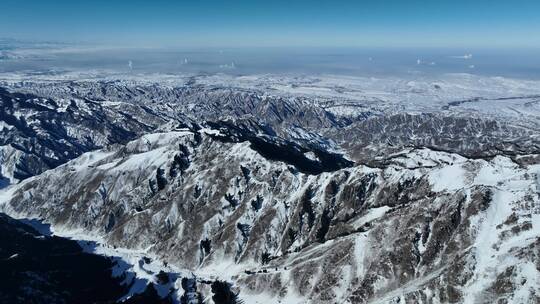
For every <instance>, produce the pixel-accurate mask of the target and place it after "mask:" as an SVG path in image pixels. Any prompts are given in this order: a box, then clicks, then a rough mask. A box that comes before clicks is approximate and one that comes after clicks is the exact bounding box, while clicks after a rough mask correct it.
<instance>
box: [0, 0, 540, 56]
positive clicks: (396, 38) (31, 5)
mask: <svg viewBox="0 0 540 304" xmlns="http://www.w3.org/2000/svg"><path fill="white" fill-rule="evenodd" d="M0 11H2V16H1V17H0V37H10V38H18V39H39V40H57V41H85V42H99V43H104V44H110V45H129V46H149V47H151V46H184V47H230V46H294V47H302V46H322V47H325V46H332V47H335V46H338V47H346V46H361V47H365V46H372V47H540V17H538V16H539V14H540V1H539V0H514V1H510V0H506V1H502V0H491V1H488V0H477V1H472V0H471V1H463V0H454V1H441V0H431V1H416V0H410V1H405V0H402V1H392V0H379V1H362V0H357V1H322V0H321V1H317V0H313V1H295V0H288V1H282V0H274V1H213V0H206V1H204V0H200V1H199V0H192V1H181V0H177V1H172V0H171V1H165V0H154V1H139V0H130V1H121V0H109V1H104V0H94V1H88V0H87V1H82V0H79V1H75V0H69V1H67V0H30V1H28V0H26V1H25V0H1V1H0Z"/></svg>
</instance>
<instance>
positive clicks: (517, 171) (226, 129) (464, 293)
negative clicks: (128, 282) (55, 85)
mask: <svg viewBox="0 0 540 304" xmlns="http://www.w3.org/2000/svg"><path fill="white" fill-rule="evenodd" d="M235 132H237V130H236V129H234V128H232V127H230V126H227V125H221V126H219V128H218V126H215V125H214V126H213V128H210V129H209V128H203V129H198V128H189V129H179V130H176V131H172V132H166V133H155V134H148V135H144V136H143V137H141V138H140V139H137V140H135V141H132V142H129V143H128V144H126V145H124V146H115V147H109V148H106V149H103V150H99V151H95V152H89V153H85V154H83V155H82V156H80V157H79V158H77V159H75V160H73V161H70V162H68V163H66V164H65V165H61V166H59V167H57V168H56V169H54V170H49V171H46V172H44V173H42V174H41V175H39V176H36V177H32V178H29V179H27V180H25V181H23V182H22V183H20V184H18V185H15V186H12V187H10V188H8V189H6V190H4V192H3V195H2V196H1V197H2V198H3V199H2V202H1V209H2V210H4V211H5V212H8V213H9V214H14V215H19V216H25V217H38V218H43V219H46V220H47V221H50V222H51V223H52V224H53V225H54V226H55V227H58V229H61V230H66V231H69V230H73V229H83V230H84V231H86V232H87V233H88V234H89V235H96V236H99V237H103V238H104V240H105V241H106V242H107V243H108V244H111V245H115V246H119V247H127V248H133V249H136V248H141V249H144V248H146V249H149V250H150V252H152V253H153V254H154V255H155V256H156V257H159V258H160V259H163V260H166V261H168V262H169V263H172V264H174V265H176V266H178V267H180V268H182V269H187V270H190V271H193V273H194V274H195V275H197V276H199V277H202V278H206V277H213V278H220V279H223V280H227V281H229V282H232V283H234V284H235V286H236V288H238V289H239V290H240V297H241V298H242V299H244V300H245V301H246V303H267V302H268V301H270V302H277V301H279V300H281V301H289V302H290V303H334V302H338V303H388V302H399V301H401V302H403V301H405V302H422V303H428V302H433V301H434V302H443V303H459V302H464V303H493V302H497V301H508V302H518V303H529V302H530V303H534V302H535V301H538V300H539V299H540V289H539V287H538V286H540V284H539V283H540V282H538V278H539V277H540V276H539V274H540V260H539V256H538V252H539V249H540V226H539V223H540V218H539V217H540V210H539V208H538V206H540V202H539V199H540V198H539V191H540V183H539V177H538V176H539V171H540V166H539V165H536V164H538V159H539V158H538V155H529V156H521V157H518V158H519V163H520V164H517V163H516V162H514V161H513V160H512V159H510V158H508V157H503V156H496V157H493V158H489V159H468V158H465V157H463V156H460V155H457V154H452V153H447V152H437V151H433V150H430V149H413V148H410V149H406V150H402V151H400V152H399V153H396V154H391V155H387V157H385V159H384V161H382V162H381V163H382V164H383V165H381V166H379V167H378V168H374V167H367V166H363V165H355V166H352V167H351V165H352V163H349V162H346V161H345V162H342V163H343V164H344V166H339V167H327V166H325V165H324V164H325V162H328V161H330V162H332V163H335V161H336V160H339V159H340V158H339V156H337V155H333V156H332V157H333V158H328V157H330V156H329V155H332V154H325V153H323V152H321V151H316V150H302V149H305V148H299V147H295V146H294V145H292V146H291V145H286V144H285V143H286V142H279V141H275V139H273V138H270V137H264V136H260V137H257V139H258V141H259V142H258V141H255V140H253V139H252V138H250V137H249V136H247V135H245V134H244V133H242V132H241V133H240V134H238V133H235ZM261 147H263V148H261ZM268 149H277V150H278V151H282V150H281V149H285V150H284V151H285V152H284V155H296V157H293V158H288V157H282V158H273V159H270V158H269V157H268V156H269V155H276V154H275V153H271V154H267V153H265V151H268ZM272 151H273V150H272ZM306 163H307V164H311V165H315V166H316V167H318V168H327V170H317V171H312V170H305V167H303V165H304V164H306ZM338 163H339V162H338ZM198 284H200V283H198Z"/></svg>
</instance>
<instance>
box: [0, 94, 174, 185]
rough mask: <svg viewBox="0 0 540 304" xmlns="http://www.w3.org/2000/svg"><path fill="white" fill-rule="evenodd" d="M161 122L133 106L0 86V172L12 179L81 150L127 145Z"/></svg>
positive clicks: (18, 178)
mask: <svg viewBox="0 0 540 304" xmlns="http://www.w3.org/2000/svg"><path fill="white" fill-rule="evenodd" d="M164 122H166V120H165V119H164V118H162V117H160V116H159V115H156V114H154V113H149V112H147V111H144V110H142V109H141V107H139V106H135V105H131V104H114V103H106V102H95V101H92V100H89V99H77V98H72V99H50V98H45V97H39V96H36V95H33V94H25V93H11V92H9V91H7V90H6V89H3V88H0V163H1V165H2V167H1V172H0V176H3V177H4V178H5V179H8V180H10V181H12V182H16V181H18V180H22V179H25V178H28V177H30V176H33V175H36V174H39V173H41V172H43V171H44V170H47V169H50V168H54V167H56V166H58V165H61V164H63V163H65V162H66V161H68V160H71V159H73V158H75V157H77V156H79V155H81V154H82V153H84V152H88V151H92V150H96V149H98V148H101V147H104V146H107V145H110V144H115V143H126V142H127V141H129V140H132V139H135V138H137V137H139V136H140V135H142V134H144V133H147V132H150V131H151V130H155V129H156V128H157V126H159V125H161V124H163V123H164Z"/></svg>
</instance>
